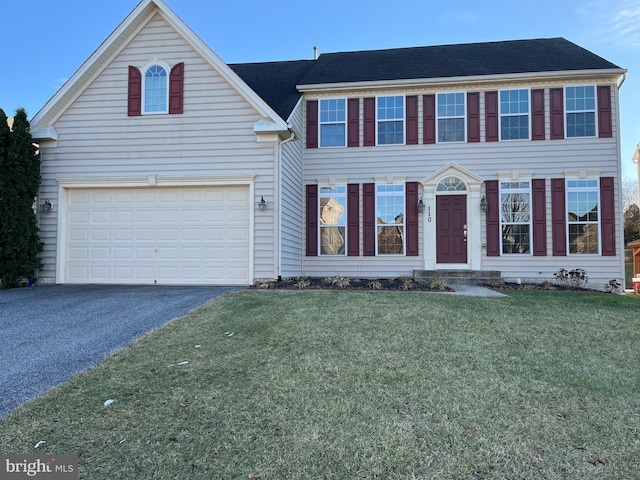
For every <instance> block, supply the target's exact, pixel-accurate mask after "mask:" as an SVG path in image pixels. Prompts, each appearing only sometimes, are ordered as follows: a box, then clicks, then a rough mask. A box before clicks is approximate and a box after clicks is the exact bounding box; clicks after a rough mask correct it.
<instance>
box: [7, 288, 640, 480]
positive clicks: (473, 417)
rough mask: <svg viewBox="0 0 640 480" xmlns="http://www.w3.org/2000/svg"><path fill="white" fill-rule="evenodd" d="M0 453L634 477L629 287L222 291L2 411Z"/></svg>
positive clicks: (209, 471)
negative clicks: (624, 293) (505, 293)
mask: <svg viewBox="0 0 640 480" xmlns="http://www.w3.org/2000/svg"><path fill="white" fill-rule="evenodd" d="M183 362H189V363H183ZM108 399H113V400H115V403H113V404H112V405H110V406H108V407H104V406H103V403H104V402H105V401H106V400H108ZM39 441H46V443H45V444H44V445H43V446H41V447H40V448H39V449H34V445H35V444H36V443H37V442H39ZM0 452H2V453H29V454H44V453H57V454H79V455H80V478H82V479H103V478H104V479H112V478H145V479H146V478H157V479H173V478H177V479H247V478H254V479H258V478H260V479H261V480H266V479H311V478H316V479H317V478H333V479H341V480H342V479H412V478H424V479H429V478H433V479H534V478H535V479H537V478H546V479H555V478H563V479H567V478H569V479H598V480H601V479H623V478H638V477H639V476H640V299H639V298H637V297H636V298H634V297H620V296H614V295H601V294H584V293H567V292H520V291H517V292H510V293H509V297H508V298H472V297H461V296H452V295H444V294H433V293H417V292H385V291H381V292H366V291H300V292H298V291H265V292H263V291H245V292H239V293H234V294H227V295H225V296H223V297H221V298H219V299H217V300H215V301H213V302H211V303H209V304H207V305H205V306H203V307H202V308H200V309H198V310H196V311H194V312H192V313H191V314H190V315H188V316H186V317H184V318H182V319H179V320H176V321H174V322H172V323H171V324H169V325H168V326H167V327H165V328H164V329H162V330H159V331H157V332H154V333H152V334H150V335H148V336H146V337H145V338H143V339H142V340H140V341H139V342H137V343H136V344H135V345H134V346H133V347H131V348H129V349H127V350H125V351H122V352H120V353H118V354H117V355H115V356H113V357H111V358H110V359H108V360H107V361H105V362H103V363H102V364H101V365H100V366H99V367H97V368H95V369H93V370H91V371H89V372H86V373H83V374H80V375H78V376H76V377H75V378H74V379H73V380H72V381H71V382H68V383H66V384H64V385H62V386H60V387H58V388H56V389H54V390H52V391H50V392H49V393H48V394H46V395H44V396H43V397H41V398H39V399H37V400H36V401H34V402H31V403H29V404H27V405H25V406H23V407H22V408H20V409H18V410H17V411H15V412H14V413H13V414H12V415H10V416H8V417H6V418H5V419H3V420H0Z"/></svg>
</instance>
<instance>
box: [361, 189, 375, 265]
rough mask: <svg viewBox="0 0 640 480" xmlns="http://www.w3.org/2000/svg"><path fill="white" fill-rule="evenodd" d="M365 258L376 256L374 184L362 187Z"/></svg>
mask: <svg viewBox="0 0 640 480" xmlns="http://www.w3.org/2000/svg"><path fill="white" fill-rule="evenodd" d="M362 196H363V202H362V203H363V209H364V211H363V221H364V225H363V230H364V252H363V254H364V255H365V256H373V255H375V254H376V184H375V183H365V184H364V185H362Z"/></svg>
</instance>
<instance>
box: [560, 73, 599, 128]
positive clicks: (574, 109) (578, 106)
mask: <svg viewBox="0 0 640 480" xmlns="http://www.w3.org/2000/svg"><path fill="white" fill-rule="evenodd" d="M565 110H566V129H567V138H569V137H595V136H596V89H595V87H594V86H593V85H587V86H580V87H566V88H565Z"/></svg>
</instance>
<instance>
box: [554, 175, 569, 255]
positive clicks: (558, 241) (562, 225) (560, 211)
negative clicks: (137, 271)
mask: <svg viewBox="0 0 640 480" xmlns="http://www.w3.org/2000/svg"><path fill="white" fill-rule="evenodd" d="M566 214H567V208H566V199H565V193H564V178H552V179H551V230H552V232H551V234H552V236H553V255H555V256H561V257H562V256H565V255H566V254H567V221H566Z"/></svg>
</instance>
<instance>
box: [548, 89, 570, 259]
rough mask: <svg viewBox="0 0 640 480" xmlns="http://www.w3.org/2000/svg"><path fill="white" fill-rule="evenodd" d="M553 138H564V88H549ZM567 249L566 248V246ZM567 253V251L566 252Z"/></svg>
mask: <svg viewBox="0 0 640 480" xmlns="http://www.w3.org/2000/svg"><path fill="white" fill-rule="evenodd" d="M549 103H550V108H549V110H550V111H551V140H560V139H563V138H564V93H563V91H562V88H551V89H549ZM565 251H566V248H565ZM565 254H566V253H565Z"/></svg>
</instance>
